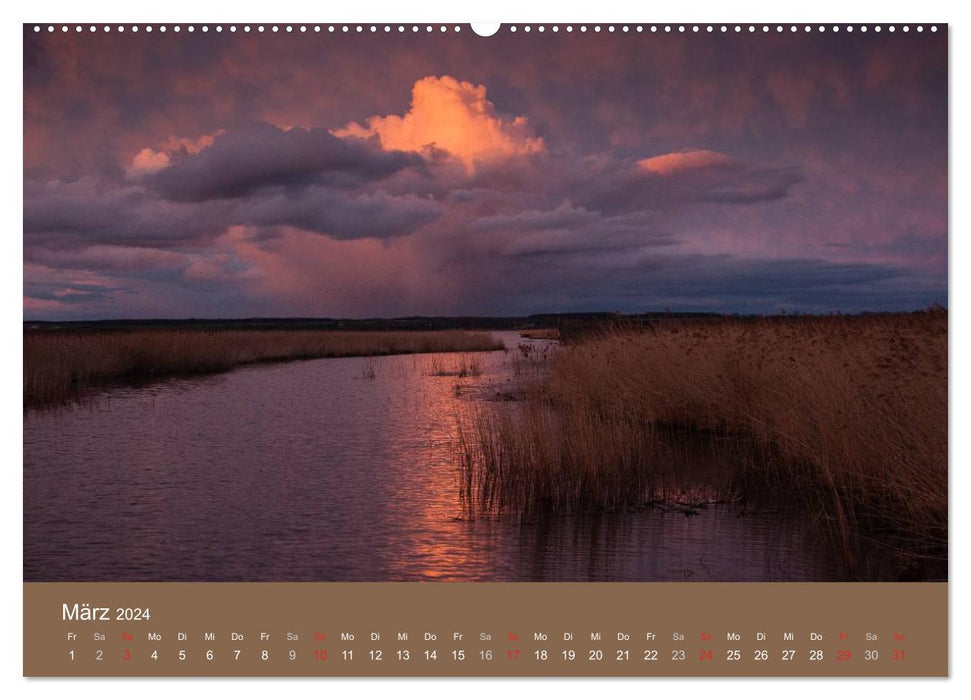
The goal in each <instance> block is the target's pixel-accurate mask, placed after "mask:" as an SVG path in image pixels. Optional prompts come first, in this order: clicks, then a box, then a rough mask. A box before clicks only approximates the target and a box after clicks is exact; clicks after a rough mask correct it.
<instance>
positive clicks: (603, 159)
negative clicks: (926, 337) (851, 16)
mask: <svg viewBox="0 0 971 700" xmlns="http://www.w3.org/2000/svg"><path fill="white" fill-rule="evenodd" d="M45 29H46V28H45ZM24 52H25V55H24V316H25V318H29V319H83V318H116V317H129V318H146V317H169V318H181V317H245V316H328V317H364V316H368V317H371V316H384V317H390V316H404V315H413V314H420V315H465V314H482V315H519V314H527V313H536V312H547V311H591V310H607V311H615V310H619V311H627V312H633V311H644V310H664V309H666V308H670V309H672V310H715V311H726V312H730V311H739V312H759V313H773V312H778V310H779V309H780V307H781V308H785V309H786V310H787V311H795V312H830V311H836V310H839V311H843V312H854V311H862V310H897V309H907V310H909V309H919V308H924V307H926V306H928V305H930V304H932V303H939V304H946V303H947V45H946V37H945V35H944V32H937V33H935V34H931V33H930V32H927V31H925V32H924V33H922V34H918V33H916V32H913V31H911V32H910V33H908V34H904V33H903V32H900V31H898V32H896V33H894V34H890V33H888V32H886V31H884V32H882V33H880V34H876V33H874V32H873V31H870V32H868V33H867V34H861V33H860V32H859V31H857V32H855V33H853V34H847V33H846V32H845V31H844V32H840V33H839V34H838V35H834V34H833V33H832V32H827V33H825V34H819V33H817V32H813V33H811V34H805V33H803V32H802V31H800V32H798V33H796V34H792V33H790V32H789V31H788V30H787V31H786V32H784V33H782V34H777V33H776V32H775V31H774V28H773V31H772V32H770V33H769V34H763V33H761V32H758V33H757V34H754V35H752V34H749V33H748V32H743V33H741V34H735V33H734V32H729V33H728V34H727V35H722V34H720V33H718V32H716V33H715V34H707V33H705V32H702V33H699V34H692V33H688V34H678V33H672V34H664V33H659V34H650V33H643V34H637V33H634V32H631V33H629V34H622V33H620V32H617V33H613V34H608V33H607V32H606V31H604V32H602V33H600V34H595V33H593V32H592V31H589V32H587V33H586V34H582V35H581V34H580V33H579V32H574V33H572V34H566V33H565V32H562V31H561V32H560V33H559V34H556V35H554V34H552V33H550V32H549V31H547V32H546V33H544V34H538V33H537V32H535V31H534V32H532V33H530V34H528V35H527V34H524V33H523V32H522V31H521V30H520V31H519V32H518V33H516V34H511V33H509V32H508V31H502V32H500V34H499V35H497V36H494V37H490V38H482V37H477V36H475V35H474V34H472V32H471V31H469V29H468V28H467V27H464V28H463V31H462V32H461V33H459V34H454V33H451V32H449V33H448V34H440V33H439V32H438V31H435V32H434V33H432V34H428V33H426V32H424V31H421V32H419V33H417V34H413V33H411V32H410V31H409V32H407V33H405V34H404V35H399V34H398V33H397V32H393V33H392V34H390V35H387V34H384V33H383V32H380V31H379V32H378V33H377V34H371V33H370V32H367V31H365V32H364V33H363V34H357V33H355V32H353V31H352V32H351V33H349V34H343V33H340V32H338V33H336V34H329V33H327V32H326V29H325V31H324V32H322V33H320V34H315V33H313V32H312V31H310V32H308V33H306V34H300V33H298V32H295V33H293V34H287V33H284V32H280V33H278V34H273V33H271V32H269V31H267V32H266V33H263V34H257V33H256V32H255V31H254V32H251V33H249V34H244V33H243V32H242V31H238V32H237V33H235V34H232V33H230V32H228V31H224V32H222V33H221V34H218V35H217V34H216V33H215V32H213V31H210V32H208V33H207V34H203V33H202V32H200V31H197V32H195V33H194V34H189V33H187V32H186V31H185V30H184V29H183V31H182V32H180V33H179V34H175V33H173V32H172V31H171V30H170V31H168V32H167V33H165V34H161V33H159V32H158V31H157V29H156V31H155V32H153V33H151V34H147V33H146V32H144V31H140V32H139V33H138V34H132V33H131V32H130V31H126V32H125V33H124V34H123V35H119V34H118V33H117V32H116V31H112V32H111V33H110V34H105V33H103V32H101V31H99V32H97V33H94V34H92V33H89V32H87V30H85V31H84V32H83V33H80V34H77V33H75V32H74V31H73V29H72V31H70V32H68V33H66V34H65V33H62V32H60V31H57V32H55V33H53V34H48V33H47V32H46V31H45V32H42V33H41V34H35V33H34V32H33V30H32V27H31V28H28V29H25V33H24Z"/></svg>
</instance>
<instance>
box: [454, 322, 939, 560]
mask: <svg viewBox="0 0 971 700" xmlns="http://www.w3.org/2000/svg"><path fill="white" fill-rule="evenodd" d="M660 426H664V427H677V428H681V429H690V430H692V431H697V432H704V433H708V434H713V435H717V436H720V438H721V444H724V445H728V446H729V447H730V446H731V444H732V443H733V442H734V444H735V445H736V446H737V447H738V448H739V449H738V453H739V454H748V455H752V454H757V455H758V458H757V459H756V458H751V457H750V458H749V461H748V463H747V464H748V466H747V469H748V471H749V472H750V473H749V474H748V478H747V479H746V482H747V483H750V484H757V485H760V486H761V487H763V488H765V489H769V490H774V492H775V493H777V494H779V495H780V496H783V497H789V498H792V497H802V496H804V495H811V496H812V498H814V499H815V502H816V503H818V504H820V505H822V506H824V508H823V512H824V513H825V514H826V515H827V517H829V518H831V522H832V525H833V529H834V531H836V532H838V533H841V534H843V535H847V534H848V533H850V532H853V531H857V530H859V528H860V527H861V526H862V525H864V524H866V525H867V526H868V527H872V526H873V525H874V523H877V524H879V526H881V527H886V526H888V525H889V526H891V527H892V528H893V531H894V532H896V533H898V534H899V535H900V536H902V537H904V538H908V537H909V538H912V542H913V543H914V546H915V548H921V549H926V548H927V547H928V546H933V547H938V548H940V547H944V546H946V529H947V314H946V312H927V313H916V314H880V315H864V316H827V317H789V318H766V319H755V320H750V319H736V320H731V319H710V320H704V321H700V320H691V321H688V320H677V319H671V320H664V321H660V322H657V323H654V324H653V325H651V326H649V327H646V328H640V327H639V328H636V329H635V328H628V329H621V330H616V329H615V330H613V331H609V332H604V333H600V334H598V335H597V336H594V337H589V338H587V339H585V340H582V341H580V342H578V343H577V344H575V345H572V346H566V347H563V348H561V349H560V350H559V351H558V352H557V353H555V354H554V356H553V357H552V359H551V362H550V363H549V367H548V368H547V371H546V372H545V374H544V375H543V378H542V379H541V380H540V382H539V384H537V385H536V386H534V387H533V389H532V390H531V391H530V392H528V393H527V399H526V401H525V402H523V403H521V404H518V405H505V404H504V405H495V406H492V407H491V408H488V409H485V410H481V411H479V412H477V413H476V414H474V415H473V416H472V417H471V418H469V419H468V420H464V421H462V424H461V434H460V450H459V456H460V458H461V460H462V465H463V472H464V475H465V481H464V490H465V497H466V502H467V504H469V506H470V508H473V509H476V510H497V509H503V508H505V509H518V510H522V511H530V510H550V509H552V510H557V511H577V510H582V509H585V508H590V507H597V508H604V507H607V508H609V507H614V506H623V505H636V504H639V503H643V502H644V500H643V499H644V494H645V492H646V491H647V490H649V488H650V485H651V483H652V480H653V478H654V475H655V474H656V471H657V469H659V468H660V467H661V465H657V464H655V463H654V462H653V460H654V459H655V458H654V456H653V455H654V452H655V451H654V450H653V448H652V442H653V441H654V440H655V438H656V434H655V431H656V430H657V429H658V428H659V427H660ZM725 438H729V439H727V440H726V439H725ZM753 447H754V448H755V449H754V450H753Z"/></svg>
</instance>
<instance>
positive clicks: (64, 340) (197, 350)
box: [24, 328, 503, 407]
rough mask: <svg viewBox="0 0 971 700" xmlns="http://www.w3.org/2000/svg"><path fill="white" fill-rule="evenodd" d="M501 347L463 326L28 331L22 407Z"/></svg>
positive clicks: (494, 339) (496, 342)
mask: <svg viewBox="0 0 971 700" xmlns="http://www.w3.org/2000/svg"><path fill="white" fill-rule="evenodd" d="M501 349H503V345H502V343H501V341H499V340H497V339H496V338H494V337H493V336H491V335H489V334H488V333H482V332H472V331H459V330H451V331H388V332H382V331H316V330H218V331H205V330H179V329H171V328H166V329H140V330H124V331H87V330H85V331H47V330H44V331H25V332H24V406H25V407H28V406H38V405H44V404H51V403H56V402H59V401H64V400H67V399H71V398H74V397H76V396H78V395H80V394H82V393H84V392H87V391H89V390H92V389H97V388H98V387H99V386H100V385H102V384H103V383H105V382H107V381H112V380H117V379H122V378H129V377H131V378H134V377H161V376H167V375H177V374H198V373H206V372H221V371H225V370H228V369H231V368H232V367H235V366H237V365H242V364H249V363H253V362H269V361H278V360H300V359H310V358H318V357H354V356H374V355H398V354H408V353H437V352H473V351H481V350H501Z"/></svg>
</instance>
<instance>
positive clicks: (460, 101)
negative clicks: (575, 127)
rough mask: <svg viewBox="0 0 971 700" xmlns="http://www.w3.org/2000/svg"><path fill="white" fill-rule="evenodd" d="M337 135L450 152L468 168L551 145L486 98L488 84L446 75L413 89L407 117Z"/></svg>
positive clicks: (401, 147) (381, 120) (387, 118)
mask: <svg viewBox="0 0 971 700" xmlns="http://www.w3.org/2000/svg"><path fill="white" fill-rule="evenodd" d="M334 134H335V135H337V136H340V137H349V136H351V137H358V138H370V137H373V136H377V137H378V138H379V139H380V141H381V145H382V147H384V148H385V149H387V150H399V151H417V152H423V151H428V150H429V149H430V148H432V147H433V148H435V149H438V150H443V151H447V152H448V153H450V154H451V155H453V156H454V157H456V158H458V159H459V160H460V161H461V162H462V164H463V165H464V166H465V168H466V170H467V171H469V172H472V171H474V170H475V164H476V163H480V162H494V161H498V160H505V159H508V158H513V157H516V156H523V155H528V154H531V153H541V152H543V151H545V149H546V146H545V144H544V143H543V139H542V138H540V137H538V136H535V135H534V134H533V129H532V127H531V126H530V125H529V122H528V120H527V119H526V117H523V116H517V117H513V118H511V119H510V118H508V117H504V116H502V115H501V114H499V112H498V111H497V110H496V107H495V105H494V104H493V103H492V102H490V101H489V100H488V99H486V88H485V86H484V85H474V84H473V83H469V82H465V81H459V80H456V79H455V78H452V77H450V76H447V75H444V76H442V77H440V78H437V77H434V76H429V77H427V78H422V79H421V80H419V81H417V82H416V83H415V84H414V87H413V88H412V93H411V108H410V109H409V110H408V112H407V113H406V114H405V115H404V116H400V117H399V116H398V115H395V114H391V115H388V116H385V117H380V116H374V117H371V118H369V119H367V121H366V126H362V125H361V124H359V123H357V122H351V123H349V124H348V125H347V126H345V127H343V128H342V129H337V130H335V131H334Z"/></svg>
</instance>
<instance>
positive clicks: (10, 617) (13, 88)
mask: <svg viewBox="0 0 971 700" xmlns="http://www.w3.org/2000/svg"><path fill="white" fill-rule="evenodd" d="M2 12H3V14H4V20H5V21H4V22H3V24H2V25H0V27H2V31H3V32H4V37H3V38H4V41H3V42H2V43H0V51H2V56H3V59H4V60H3V61H2V65H3V77H4V88H5V89H4V90H3V93H2V94H3V95H4V97H5V98H6V99H5V100H4V103H5V109H4V117H3V119H4V122H3V123H4V127H5V128H4V130H3V132H2V133H3V134H4V135H5V136H6V138H3V139H0V149H2V156H3V158H2V161H0V162H2V163H4V170H5V177H4V179H3V185H4V186H3V188H2V197H3V205H4V206H3V210H2V211H3V217H4V223H5V226H4V227H3V229H2V231H3V234H2V235H3V238H2V241H3V243H2V246H3V247H2V253H3V255H2V256H0V260H2V265H3V269H2V272H0V285H2V291H3V293H2V295H0V308H2V313H3V327H6V328H16V329H17V332H16V333H15V334H12V337H11V335H8V336H7V340H5V341H4V342H3V344H2V345H0V348H2V353H3V357H2V365H0V366H2V367H3V368H4V369H5V370H6V371H5V372H4V374H3V384H2V388H3V391H2V396H3V402H2V411H3V415H2V421H0V425H2V426H3V428H2V436H3V438H2V439H3V451H2V453H0V454H2V455H3V456H4V459H3V462H4V464H3V473H4V482H3V488H2V490H0V492H2V498H3V501H2V510H0V523H2V526H3V527H2V530H0V531H2V532H3V535H4V537H3V545H2V546H3V553H2V554H3V556H2V558H0V562H4V564H3V577H2V579H0V585H2V588H0V591H2V595H3V598H2V602H3V604H5V605H6V606H7V607H6V610H7V611H8V614H7V615H6V616H5V617H6V619H7V621H6V624H5V625H4V626H3V627H2V628H0V668H2V672H3V675H2V677H0V681H2V683H3V685H4V686H5V690H6V691H7V693H6V694H7V697H11V696H13V697H18V696H20V697H42V698H54V697H59V698H70V699H73V698H75V697H88V696H91V697H95V696H97V697H99V698H104V697H110V696H116V697H118V696H125V695H128V696H134V697H138V698H165V699H166V700H171V698H172V697H173V696H174V695H185V694H187V693H188V694H189V695H190V696H195V695H196V694H200V695H201V694H203V693H204V694H206V695H209V694H212V693H225V692H227V691H228V692H231V693H233V694H234V695H236V694H238V695H240V696H243V697H245V696H250V695H252V696H265V695H267V694H271V693H273V694H277V693H287V694H294V695H296V694H302V695H307V694H315V695H325V694H326V695H330V696H332V697H333V696H335V694H336V696H337V697H341V696H344V695H348V694H363V693H372V692H373V693H380V694H382V695H387V696H393V697H395V698H397V697H403V698H422V699H425V698H429V697H455V696H457V695H461V696H466V697H472V698H478V697H482V698H492V699H494V698H496V696H500V695H507V694H509V695H514V696H519V695H522V694H525V693H529V694H534V693H536V694H540V693H542V694H544V695H552V694H555V696H556V697H557V698H561V697H562V698H581V697H583V698H589V696H591V695H599V694H603V693H609V694H611V695H613V694H616V695H618V696H620V695H624V696H627V695H629V694H637V695H640V696H646V695H648V694H651V695H657V694H671V695H677V696H679V697H683V696H686V695H688V694H692V695H694V694H700V693H704V694H706V695H708V694H713V695H717V696H723V695H724V696H727V697H746V698H749V697H756V698H757V697H773V696H778V695H780V694H785V695H786V696H788V697H795V698H801V697H806V698H809V697H815V696H818V695H820V694H826V695H830V694H833V693H838V694H839V695H844V694H845V695H847V696H861V695H864V694H866V695H876V696H879V697H880V698H881V700H882V699H883V698H895V697H906V698H908V699H912V698H913V696H915V695H917V694H922V693H927V692H930V693H934V694H935V695H938V694H942V695H956V694H957V693H958V692H961V691H959V688H960V687H964V688H965V690H964V691H963V692H962V694H966V693H967V691H968V690H969V687H971V684H969V683H968V680H967V679H968V678H969V677H971V671H963V670H962V668H964V667H966V664H965V663H964V659H965V658H966V656H967V654H968V653H971V645H969V644H968V643H966V642H964V639H963V638H964V635H965V633H966V632H967V631H968V629H969V627H968V625H967V624H965V623H966V622H967V613H966V610H967V609H968V608H969V607H971V605H969V604H968V603H966V602H965V601H964V600H963V597H962V596H963V595H966V594H968V593H967V591H961V590H959V587H964V588H966V587H965V586H963V584H964V582H965V581H966V580H967V576H966V574H967V571H968V567H967V557H966V554H967V551H966V550H967V548H966V547H965V546H964V543H965V542H966V541H967V539H968V537H967V535H968V532H967V521H966V519H965V518H964V517H962V510H963V508H962V507H961V506H964V505H965V501H966V498H967V497H968V494H967V493H966V491H967V489H966V488H965V483H966V478H965V477H964V474H963V470H964V469H968V468H971V466H968V459H967V457H968V455H969V452H968V442H967V437H966V435H967V431H965V430H962V428H963V427H964V426H963V424H962V421H961V418H963V417H964V411H963V410H962V409H964V408H965V407H966V402H967V396H968V388H969V384H968V381H969V380H968V372H967V370H966V369H965V366H966V365H965V364H964V362H967V360H963V362H962V361H959V362H958V363H957V364H956V365H954V364H952V365H951V368H952V369H951V372H952V374H951V392H952V399H951V409H950V415H951V416H952V420H951V431H950V435H951V437H952V440H951V465H952V469H951V501H950V502H951V504H952V508H951V511H952V512H951V544H952V546H951V623H950V628H949V631H950V640H951V652H950V656H951V660H950V668H951V675H952V678H951V680H949V681H922V680H845V681H844V680H839V681H834V680H819V681H811V682H800V681H794V680H740V681H711V680H694V679H692V680H686V679H671V680H668V679H642V680H626V679H610V680H555V681H550V680H503V679H497V680H488V681H480V682H471V681H463V680H451V679H433V680H414V681H411V680H409V681H394V680H335V679H330V680H326V681H323V680H316V679H315V680H300V679H285V680H266V681H252V680H238V681H237V680H215V679H209V680H181V679H180V680H165V681H155V682H146V681H129V680H92V681H51V680H30V681H26V680H24V679H23V678H21V661H22V656H21V639H22V628H21V625H22V608H21V593H22V567H21V562H22V470H21V466H22V448H23V436H22V408H21V403H20V391H21V389H20V387H21V378H20V372H19V368H20V367H22V343H21V335H20V332H21V328H22V325H21V321H22V318H23V310H22V292H23V284H22V283H23V280H22V275H23V269H22V259H23V258H22V235H21V231H22V230H23V227H22V206H23V202H22V167H21V164H22V162H23V159H22V146H23V142H22V134H23V131H22V111H21V110H20V109H19V107H18V104H22V90H23V70H22V61H23V54H22V42H21V36H22V35H21V26H20V25H21V23H23V22H27V21H29V22H45V21H46V22H52V21H57V22H78V21H82V22H85V23H92V22H97V23H104V22H111V23H112V24H115V23H118V22H119V20H123V21H125V22H154V23H160V22H165V23H172V22H173V20H177V21H180V22H187V21H191V22H210V23H211V22H213V20H216V21H221V22H224V21H227V20H230V21H236V22H237V23H239V21H240V20H243V21H247V22H264V23H269V22H277V23H280V22H291V23H299V22H306V23H323V21H324V20H326V21H327V22H328V23H352V22H353V23H358V22H360V23H365V22H374V23H377V22H380V23H382V24H383V23H392V22H394V23H396V24H397V23H405V22H407V23H430V22H431V23H441V22H447V23H450V24H454V23H460V24H463V25H467V23H468V22H470V21H482V22H491V21H499V20H505V21H506V22H518V23H525V22H531V23H540V22H542V23H546V24H552V22H551V20H556V21H557V22H558V23H560V24H564V23H566V22H573V23H578V22H587V23H594V22H597V23H600V24H605V23H610V22H614V23H624V22H626V23H630V24H633V23H635V21H637V20H644V21H645V22H649V23H665V22H669V23H673V22H677V23H690V22H697V23H705V24H708V23H712V24H714V23H719V24H720V23H722V22H732V23H743V22H744V23H746V24H747V23H759V24H761V23H763V22H766V21H767V20H768V21H771V22H772V23H776V22H779V21H780V20H785V23H790V24H791V23H813V24H818V23H820V22H825V23H827V24H832V23H856V24H859V23H862V22H865V23H868V24H874V23H877V22H880V23H890V22H913V20H915V19H916V20H919V21H921V22H925V21H926V23H928V24H929V23H948V22H949V23H950V24H951V28H950V43H951V124H968V123H971V119H969V113H971V112H969V109H968V90H969V87H968V85H967V74H968V68H969V63H968V56H969V54H971V47H969V46H968V44H967V43H966V42H967V41H971V40H964V35H965V34H966V33H967V31H968V30H967V26H968V25H967V24H965V22H964V15H963V13H961V12H959V10H958V9H957V4H956V3H954V4H951V3H948V2H943V1H938V0H923V1H922V2H919V3H905V2H896V1H884V2H881V3H879V4H875V3H874V4H870V5H869V6H866V7H861V6H859V5H855V4H853V3H848V2H845V0H842V1H840V0H811V1H808V0H806V1H804V2H803V3H802V4H800V5H795V4H787V5H780V4H779V3H778V2H768V1H764V0H763V1H747V0H736V1H735V2H731V3H726V2H713V1H703V2H695V3H692V4H690V5H689V4H686V3H669V4H665V5H663V6H662V5H660V4H654V3H636V4H635V3H632V2H630V1H629V0H628V1H627V2H624V1H623V0H594V1H592V2H590V3H588V4H587V5H586V6H582V5H579V4H578V3H572V4H570V5H569V6H566V5H565V4H564V3H554V2H548V1H547V2H535V3H525V2H522V0H491V1H488V2H478V3H476V5H475V6H472V4H471V3H460V2H455V1H453V2H444V1H441V0H437V1H424V2H412V3H403V2H391V1H390V0H372V2H369V3H342V4H340V5H330V6H328V5H326V4H324V3H318V2H306V1H305V2H279V0H277V1H275V2H272V3H266V4H265V5H263V6H259V5H249V6H247V7H243V8H241V7H240V4H239V3H238V2H228V1H227V0H221V1H219V2H209V3H206V4H205V5H204V6H203V5H202V4H201V3H199V2H198V1H197V0H196V1H195V2H193V1H191V0H168V1H166V2H164V3H162V2H160V3H156V4H154V5H149V4H133V3H130V2H129V3H126V4H122V3H120V2H98V1H95V0H92V1H90V2H87V3H78V2H76V1H74V2H70V1H68V0H55V1H51V2H35V3H29V4H26V5H24V4H20V3H18V7H15V8H11V7H10V6H9V5H7V6H5V7H4V9H3V10H2ZM645 22H642V23H645ZM958 78H963V80H964V83H965V84H962V80H960V79H958ZM951 138H952V141H951V148H952V150H951V163H952V168H951V181H950V192H951V200H950V201H951V202H952V203H953V204H952V212H951V214H952V217H951V226H950V230H951V231H952V232H956V235H952V236H951V249H950V252H951V267H950V269H951V270H953V271H957V273H958V274H953V273H952V275H951V279H952V285H951V288H950V292H949V307H950V309H951V329H950V337H951V342H952V347H953V348H955V349H957V350H955V351H953V352H952V353H951V354H952V357H953V358H958V357H962V355H964V354H965V353H962V352H960V350H967V347H968V343H967V342H966V340H967V303H966V302H967V293H966V289H967V286H966V283H964V282H963V281H962V275H961V274H960V271H961V270H962V269H965V270H966V269H967V267H968V265H967V263H968V260H967V246H966V245H965V244H964V243H963V236H962V234H963V232H964V227H963V226H962V224H963V223H965V222H967V220H968V217H967V205H966V203H965V202H966V201H967V199H966V197H965V199H964V202H962V198H961V197H958V196H955V195H956V194H957V193H960V192H966V191H967V179H968V178H967V177H966V173H967V166H968V163H969V158H968V156H969V152H968V146H967V144H968V136H967V135H966V133H965V132H963V131H962V130H961V129H954V130H953V131H952V134H951ZM962 359H963V358H962ZM955 505H956V506H958V507H957V508H955V507H953V506H955ZM10 693H12V694H13V695H11V694H10Z"/></svg>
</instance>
